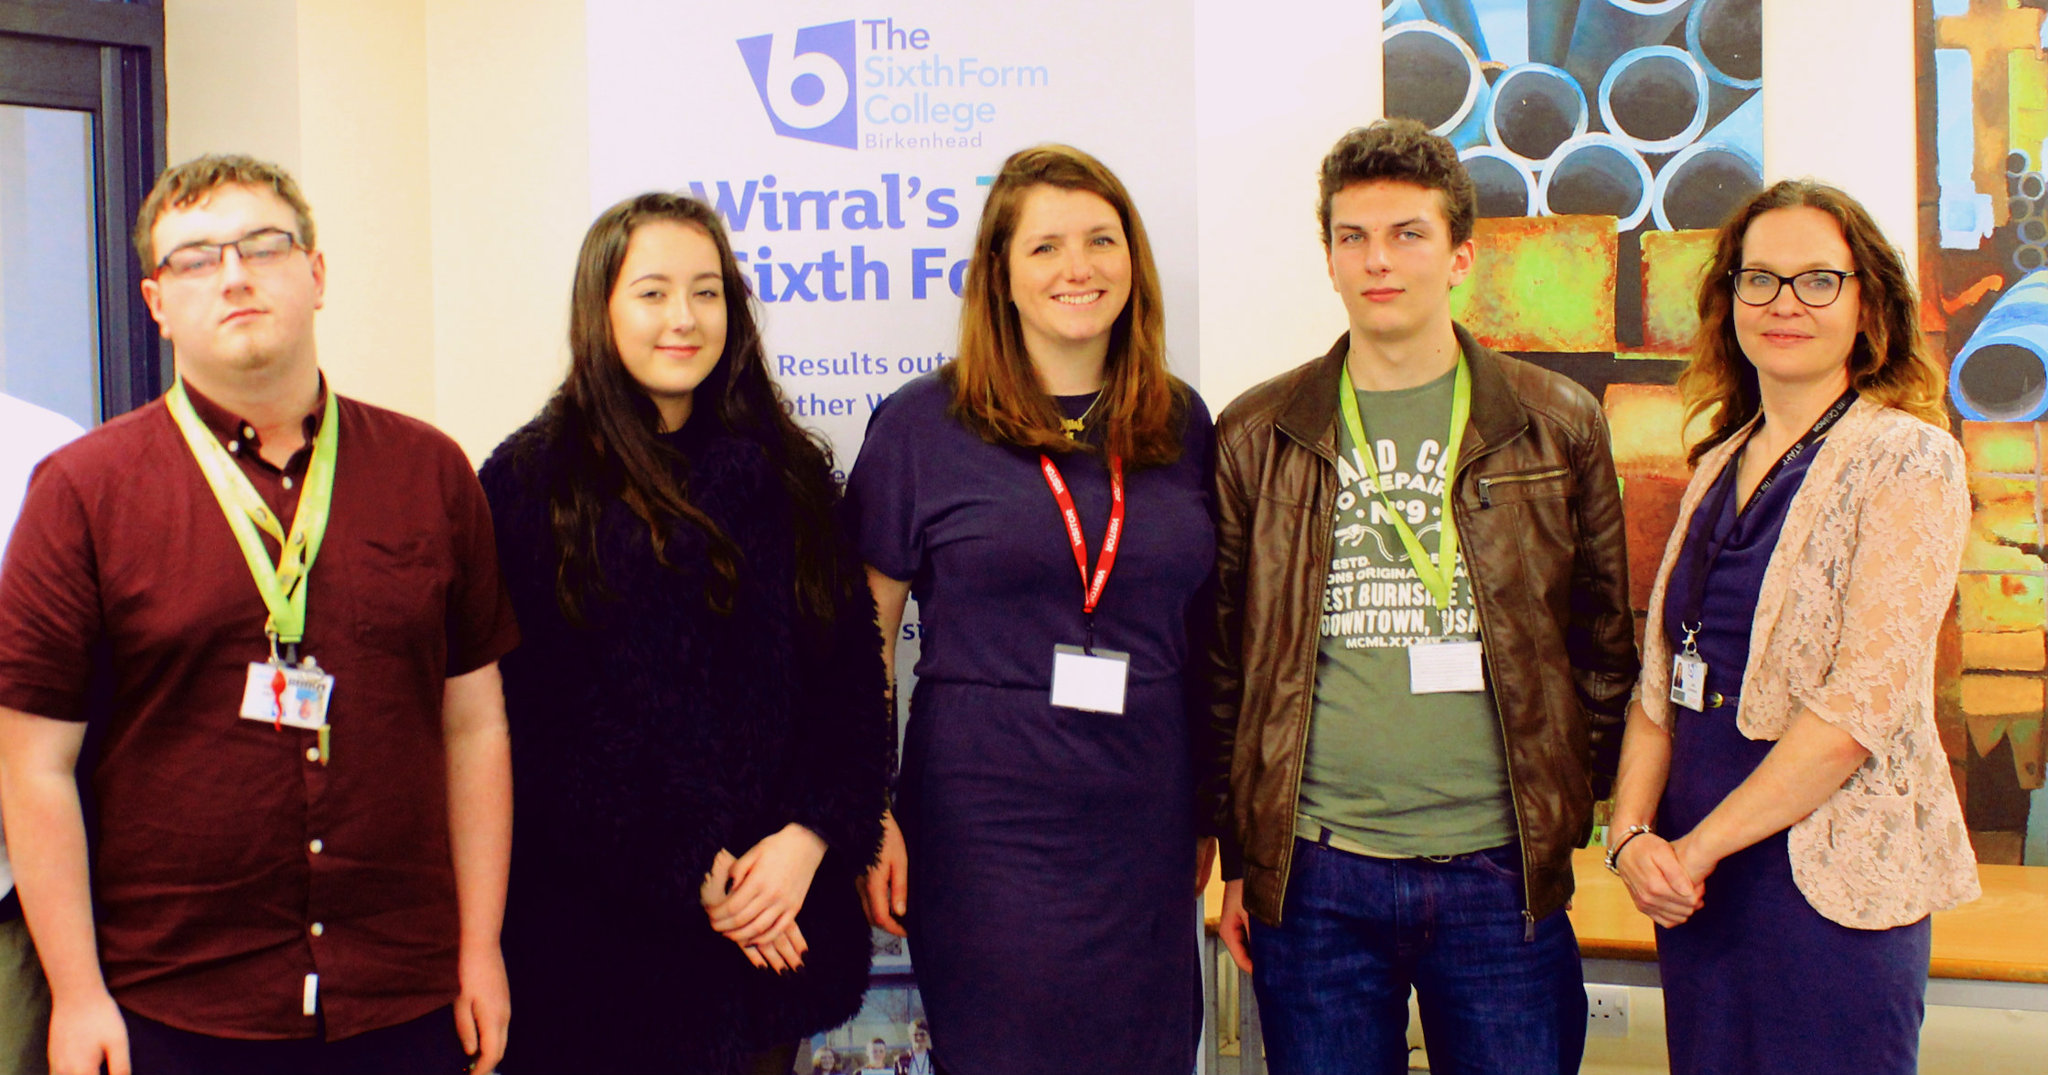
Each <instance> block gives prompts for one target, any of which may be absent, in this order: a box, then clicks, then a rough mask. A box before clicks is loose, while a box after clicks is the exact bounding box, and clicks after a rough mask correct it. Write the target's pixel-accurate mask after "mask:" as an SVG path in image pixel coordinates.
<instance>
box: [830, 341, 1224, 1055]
mask: <svg viewBox="0 0 2048 1075" xmlns="http://www.w3.org/2000/svg"><path fill="white" fill-rule="evenodd" d="M949 402H950V389H949V387H948V386H947V385H946V383H945V382H944V381H943V380H941V378H940V376H939V375H937V374H932V375H928V376H925V377H922V378H919V379H918V380H915V381H912V382H910V383H909V384H907V385H905V386H904V387H903V388H902V389H900V390H899V391H898V392H896V394H895V395H893V396H891V397H890V398H889V399H888V400H887V401H885V402H884V403H883V404H882V406H881V407H880V408H878V409H877V410H876V411H875V414H874V417H873V418H872V419H871V421H870V423H869V426H868V433H867V440H866V442H865V443H864V444H863V445H862V447H861V452H860V458H859V460H858V462H857V463H856V464H855V466H854V469H853V474H852V476H851V478H850V479H849V482H848V490H847V496H848V506H849V508H850V510H851V512H852V516H853V520H854V521H853V524H852V525H853V529H854V531H855V533H856V534H857V535H858V541H859V544H860V549H861V552H862V555H863V556H864V557H865V558H866V560H867V562H868V563H869V565H871V566H872V567H874V568H876V569H877V570H880V571H881V572H883V573H884V574H887V575H889V576H891V577H893V578H897V579H907V580H909V581H910V583H911V592H912V594H913V595H914V596H915V597H916V598H917V602H918V609H919V614H920V617H921V620H922V624H923V646H922V651H921V655H920V657H919V660H918V663H917V677H918V680H917V688H916V691H915V692H914V694H913V695H912V698H911V706H910V721H909V725H908V727H907V729H906V732H905V742H904V752H903V764H902V771H901V773H900V775H899V778H898V784H897V788H896V799H895V810H896V818H897V820H898V822H899V823H900V824H901V826H902V829H903V833H904V839H905V842H906V844H907V845H908V850H909V857H910V894H909V907H910V913H909V916H908V917H907V918H906V919H905V926H906V927H907V928H908V930H909V932H910V951H911V960H912V962H913V964H914V965H915V967H916V971H917V981H918V988H919V991H920V992H921V993H922V995H923V998H924V1003H925V1011H926V1014H927V1015H928V1016H929V1018H930V1020H931V1030H932V1050H933V1054H934V1056H935V1057H936V1058H937V1060H938V1062H939V1063H940V1064H942V1065H944V1066H945V1068H946V1070H947V1071H948V1072H950V1073H952V1075H987V1073H992V1072H1025V1071H1031V1072H1039V1071H1105V1072H1107V1071H1114V1072H1119V1073H1133V1075H1141V1073H1147V1072H1156V1073H1158V1075H1186V1073H1187V1072H1188V1071H1190V1070H1192V1068H1193V1064H1194V1050H1195V1043H1196V1038H1197V1035H1198V1033H1199V1030H1200V1025H1201V1023H1200V1007H1201V983H1200V979H1199V976H1198V960H1197V947H1196V944H1197V932H1196V931H1197V929H1198V925H1199V924H1198V922H1197V918H1196V903H1195V892H1194V887H1193V885H1194V868H1195V863H1194V850H1195V822H1194V806H1193V802H1194V791H1193V776H1192V771H1191V764H1190V757H1189V750H1190V740H1189V737H1190V727H1191V722H1192V721H1193V720H1195V719H1197V718H1198V714H1197V713H1196V712H1195V711H1194V710H1193V709H1192V707H1191V704H1190V701H1189V699H1188V697H1187V695H1186V693H1185V692H1184V691H1183V683H1182V678H1183V675H1184V674H1185V673H1186V672H1187V671H1189V669H1188V665H1189V663H1190V660H1191V655H1190V647H1189V641H1188V630H1187V623H1188V621H1189V618H1190V617H1191V616H1197V617H1198V616H1199V615H1200V614H1201V612H1202V610H1201V609H1200V608H1199V607H1198V606H1197V605H1196V603H1195V595H1196V593H1197V591H1199V590H1202V588H1203V584H1204V583H1205V582H1206V581H1207V580H1208V578H1209V574H1210V569H1211V566H1212V564H1213V562H1214V559H1215V530H1214V524H1213V521H1212V517H1211V512H1210V506H1209V505H1210V499H1209V473H1210V466H1211V459H1212V456H1213V452H1214V428H1213V426H1212V424H1211V422H1210V418H1209V414H1208V411H1207V410H1206V409H1205V408H1204V407H1203V406H1202V403H1201V400H1200V398H1199V397H1195V396H1193V394H1192V393H1190V407H1189V413H1188V416H1187V422H1186V427H1185V433H1184V436H1183V440H1182V445H1183V448H1182V452H1181V457H1180V459H1179V461H1177V462H1175V463H1173V464H1171V465H1168V466H1164V467H1152V468H1147V469H1142V470H1135V471H1133V470H1130V469H1129V468H1126V474H1125V496H1126V504H1127V508H1126V522H1125V530H1124V533H1123V538H1122V544H1121V548H1120V549H1119V551H1118V553H1117V557H1116V563H1115V567H1114V571H1113V573H1112V575H1111V577H1110V579H1109V583H1108V585H1107V587H1106V588H1105V589H1104V591H1103V594H1102V598H1101V602H1100V605H1099V607H1098V608H1097V610H1096V615H1095V639H1096V644H1097V645H1098V646H1100V647H1102V648H1106V649H1112V650H1120V651H1124V652H1127V653H1129V654H1130V655H1131V664H1130V678H1129V683H1128V694H1127V697H1126V704H1125V712H1124V713H1123V714H1121V715H1108V714H1102V713H1092V712H1086V711H1082V710H1077V709H1067V708H1056V707H1054V706H1053V705H1052V704H1051V700H1050V690H1051V673H1052V663H1053V647H1054V646H1055V645H1059V644H1070V645H1079V644H1081V643H1082V642H1083V641H1084V635H1085V625H1084V621H1083V617H1082V613H1081V598H1082V592H1081V580H1080V574H1079V572H1078V571H1076V570H1075V566H1074V555H1073V549H1072V546H1071V545H1070V544H1069V542H1068V540H1067V538H1066V534H1065V531H1064V530H1063V529H1062V527H1061V524H1060V516H1059V509H1058V507H1057V505H1056V503H1055V501H1054V500H1053V495H1052V493H1051V491H1050V490H1049V489H1048V488H1047V487H1046V482H1045V479H1044V476H1043V475H1042V474H1041V472H1040V470H1039V458H1038V457H1039V453H1037V452H1036V451H1026V450H1023V449H1019V448H1013V447H1007V446H999V445H992V444H989V443H987V442H985V441H983V440H982V439H981V438H980V437H978V436H976V435H975V434H974V433H972V432H969V431H968V430H967V429H966V428H964V427H963V426H961V425H960V424H959V423H958V422H957V421H955V420H954V419H953V418H952V417H950V416H949V415H948V413H947V407H948V404H949ZM1060 402H1061V404H1062V406H1063V408H1064V409H1065V410H1066V412H1067V413H1068V414H1069V415H1072V416H1078V415H1080V414H1081V413H1082V412H1083V411H1084V410H1085V409H1086V407H1087V405H1088V403H1089V402H1090V400H1089V397H1076V398H1067V399H1062V400H1061V401H1060ZM1054 462H1055V463H1056V464H1057V465H1058V466H1059V469H1060V472H1061V475H1062V476H1063V477H1064V479H1065V480H1066V482H1067V484H1068V485H1069V486H1070V487H1071V488H1072V490H1073V497H1074V501H1075V504H1076V506H1077V508H1078V510H1079V512H1080V516H1081V523H1082V530H1083V534H1084V537H1085V540H1086V543H1087V549H1088V555H1089V568H1090V571H1091V572H1092V571H1093V570H1094V566H1095V558H1096V557H1097V556H1098V555H1099V553H1100V550H1101V547H1102V538H1103V532H1104V530H1105V529H1106V527H1107V525H1108V519H1109V502H1110V496H1109V474H1108V468H1107V467H1106V465H1105V464H1104V462H1103V460H1102V457H1101V456H1100V455H1093V454H1087V453H1080V452H1076V453H1071V454H1068V455H1064V456H1056V457H1054Z"/></svg>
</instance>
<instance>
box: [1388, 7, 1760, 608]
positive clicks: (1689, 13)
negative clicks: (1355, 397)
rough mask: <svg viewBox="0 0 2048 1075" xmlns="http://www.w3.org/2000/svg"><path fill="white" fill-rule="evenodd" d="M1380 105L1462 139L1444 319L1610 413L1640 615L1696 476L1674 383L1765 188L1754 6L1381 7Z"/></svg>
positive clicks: (1757, 25)
mask: <svg viewBox="0 0 2048 1075" xmlns="http://www.w3.org/2000/svg"><path fill="white" fill-rule="evenodd" d="M1381 11H1382V16H1383V18H1384V24H1383V29H1382V37H1383V44H1384V49H1383V52H1384V55H1385V63H1386V111H1387V114H1388V115H1391V116H1405V117H1409V118H1412V119H1416V120H1418V121H1420V122H1422V123H1425V124H1428V125H1429V126H1430V127H1431V129H1433V130H1435V131H1437V132H1438V133H1440V134H1442V135H1444V136H1445V137H1447V138H1449V139H1450V140H1451V141H1452V143H1453V144H1455V145H1456V146H1457V147H1458V150H1459V155H1460V157H1462V158H1463V160H1464V162H1465V167H1466V169H1467V170H1468V171H1470V172H1471V173H1472V178H1473V181H1474V182H1475V183H1476V184H1477V186H1478V187H1479V211H1480V216H1481V218H1482V219H1481V220H1480V221H1479V224H1478V226H1477V228H1476V229H1475V238H1476V239H1477V243H1478V250H1479V257H1478V261H1477V264H1476V265H1475V267H1474V270H1473V273H1472V276H1471V277H1470V278H1469V279H1468V280H1467V282H1466V283H1465V284H1464V285H1463V286H1460V287H1459V288H1458V289H1457V290H1456V291H1455V292H1453V293H1452V313H1453V316H1455V317H1456V318H1457V319H1458V320H1459V321H1460V322H1461V323H1463V324H1465V325H1466V326H1468V327H1469V328H1471V329H1472V330H1473V332H1474V333H1475V334H1477V335H1478V337H1479V338H1480V340H1482V341H1483V342H1485V343H1487V344H1488V345H1489V346H1492V347H1495V348H1498V349H1500V350H1502V351H1507V352H1509V353H1511V354H1515V355H1519V356H1521V357H1523V358H1527V359H1530V360H1532V361H1535V362H1537V363H1540V364H1542V365H1545V366H1548V367H1550V368H1552V369H1555V370H1558V371H1560V372H1562V373H1565V374H1567V375H1569V376H1571V377H1573V378H1575V379H1577V380H1578V381H1579V382H1580V383H1581V384H1584V385H1585V386H1586V387H1587V388H1588V389H1590V390H1591V391H1592V392H1593V393H1594V394H1595V395H1596V396H1598V397H1600V398H1601V400H1602V401H1603V402H1604V403H1605V405H1606V408H1607V413H1608V418H1609V421H1610V423H1611V424H1612V426H1613V428H1614V435H1615V440H1614V443H1615V457H1616V462H1617V464H1618V465H1619V467H1620V470H1621V474H1622V480H1623V489H1622V499H1623V503H1624V507H1625V509H1626V511H1627V513H1628V526H1629V530H1628V536H1629V552H1630V563H1629V568H1630V573H1631V583H1632V585H1631V594H1632V596H1633V598H1634V602H1635V607H1636V610H1637V612H1638V613H1639V614H1640V613H1641V612H1642V611H1643V609H1644V607H1645V606H1646V605H1647V604H1648V602H1649V595H1650V580H1651V578H1652V576H1653V575H1654V573H1655V571H1656V567H1657V560H1658V557H1659V556H1660V554H1661V553H1662V551H1663V548H1664V541H1665V538H1666V537H1667V536H1668V535H1669V534H1670V532H1671V526H1672V523H1673V521H1674V520H1675V518H1676V517H1677V512H1678V498H1679V494H1680V493H1681V492H1682V491H1683V490H1684V489H1685V483H1686V478H1687V476H1688V472H1687V469H1686V466H1685V459H1684V452H1683V450H1682V446H1681V441H1680V425H1681V422H1682V420H1683V408H1682V407H1681V406H1680V405H1679V401H1678V394H1677V390H1676V389H1675V388H1673V387H1672V383H1673V382H1674V381H1676V380H1677V378H1678V373H1679V371H1680V370H1681V369H1682V368H1683V367H1684V357H1685V355H1686V353H1687V352H1688V351H1689V349H1690V348H1691V346H1692V337H1693V333H1694V332H1695V330H1696V329H1697V328H1698V318H1697V316H1696V314H1695V313H1694V309H1695V295H1696V293H1697V289H1698V287H1699V275H1700V270H1701V267H1702V266H1704V265H1705V264H1706V262H1707V260H1708V256H1709V254H1710V253H1711V248H1712V239H1713V229H1714V228H1715V227H1716V226H1718V225H1719V224H1720V222H1721V220H1722V218H1723V217H1725V216H1726V215H1727V214H1728V212H1729V210H1731V209H1732V208H1734V207H1735V206H1736V205H1737V204H1739V203H1740V202H1741V201H1742V200H1743V199H1745V198H1747V197H1749V196H1750V195H1751V194H1753V193H1755V192H1756V191H1757V190H1759V189H1761V188H1762V185H1763V167H1762V158H1763V97H1762V86H1763V30H1762V13H1761V9H1760V6H1759V0H1386V2H1384V3H1383V4H1382V5H1381Z"/></svg>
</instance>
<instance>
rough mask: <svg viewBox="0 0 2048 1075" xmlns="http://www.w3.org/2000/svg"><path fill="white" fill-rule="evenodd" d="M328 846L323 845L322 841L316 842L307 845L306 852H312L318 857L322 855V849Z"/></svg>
mask: <svg viewBox="0 0 2048 1075" xmlns="http://www.w3.org/2000/svg"><path fill="white" fill-rule="evenodd" d="M326 846H327V845H326V844H323V843H321V842H320V841H318V840H315V841H313V842H312V843H310V844H307V845H306V850H308V851H311V852H312V853H314V854H316V855H317V854H319V853H320V851H321V849H322V848H324V847H326Z"/></svg>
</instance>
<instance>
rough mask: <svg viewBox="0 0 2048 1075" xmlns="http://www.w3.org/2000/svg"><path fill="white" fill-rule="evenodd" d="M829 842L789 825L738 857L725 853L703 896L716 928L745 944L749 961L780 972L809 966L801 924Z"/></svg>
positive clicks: (713, 868)
mask: <svg viewBox="0 0 2048 1075" xmlns="http://www.w3.org/2000/svg"><path fill="white" fill-rule="evenodd" d="M824 857H825V841H824V840H822V839H820V838H819V837H818V834H817V833H814V832H812V831H811V830H809V829H807V828H804V827H803V826H802V825H797V824H789V825H785V826H783V827H782V829H781V830H780V831H778V832H776V833H774V834H773V835H771V836H768V837H766V838H764V839H763V840H762V841H761V842H760V843H757V844H755V845H754V846H753V847H752V848H750V849H749V850H748V851H747V853H746V854H744V855H741V856H739V857H738V858H734V857H733V855H732V852H730V851H726V850H723V849H721V850H720V851H719V852H718V856H717V857H716V858H715V859H713V860H712V863H711V872H710V873H707V874H705V875H704V884H703V887H702V888H701V889H700V890H699V893H698V896H699V898H700V899H701V900H702V901H703V904H704V913H705V914H706V915H707V916H709V917H710V919H711V928H712V929H714V930H717V931H718V932H719V934H721V935H722V936H724V937H725V938H726V939H727V940H729V941H731V942H733V943H734V944H736V945H739V946H740V950H741V951H742V952H745V953H746V956H747V959H748V961H749V962H751V963H753V964H754V966H756V967H763V968H766V969H770V970H773V971H774V972H775V973H777V974H781V973H783V972H785V971H791V970H795V969H796V968H798V967H801V966H803V962H804V959H803V957H804V953H805V952H806V951H809V949H810V945H808V944H806V943H805V942H804V935H803V931H802V930H799V929H798V928H797V925H796V915H797V912H798V911H800V910H802V909H803V906H804V897H805V895H807V894H808V893H809V892H810V888H811V877H812V875H813V874H815V873H816V872H817V870H818V863H819V862H820V861H821V860H823V859H824Z"/></svg>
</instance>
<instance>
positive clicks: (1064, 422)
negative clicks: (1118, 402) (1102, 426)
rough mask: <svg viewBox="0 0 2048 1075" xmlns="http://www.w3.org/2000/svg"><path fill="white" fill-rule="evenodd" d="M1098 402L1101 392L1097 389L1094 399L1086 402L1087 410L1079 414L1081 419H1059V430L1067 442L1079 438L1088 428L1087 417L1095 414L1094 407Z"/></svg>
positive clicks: (1100, 398)
mask: <svg viewBox="0 0 2048 1075" xmlns="http://www.w3.org/2000/svg"><path fill="white" fill-rule="evenodd" d="M1100 402H1102V390H1101V389H1097V390H1096V392H1095V398H1094V399H1091V400H1089V401H1088V409H1087V410H1085V411H1082V412H1081V417H1079V418H1067V417H1064V416H1062V417H1061V418H1060V428H1061V429H1063V430H1065V431H1066V434H1067V439H1068V440H1073V439H1074V438H1076V437H1078V436H1080V435H1081V433H1082V432H1083V431H1084V430H1086V429H1087V428H1088V416H1089V415H1091V414H1094V413H1095V405H1096V404H1098V403H1100Z"/></svg>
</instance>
